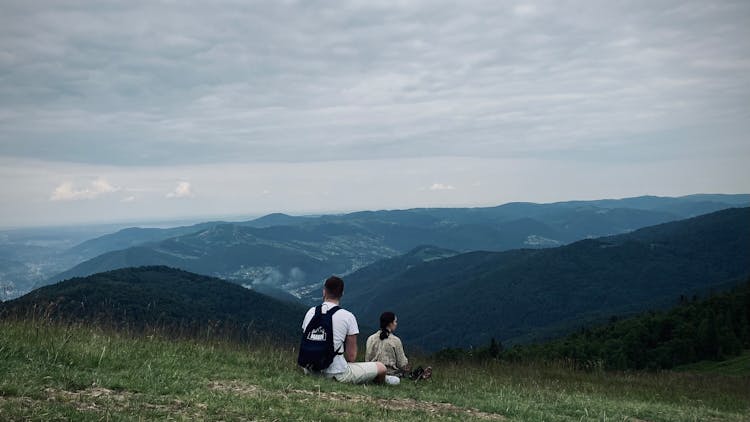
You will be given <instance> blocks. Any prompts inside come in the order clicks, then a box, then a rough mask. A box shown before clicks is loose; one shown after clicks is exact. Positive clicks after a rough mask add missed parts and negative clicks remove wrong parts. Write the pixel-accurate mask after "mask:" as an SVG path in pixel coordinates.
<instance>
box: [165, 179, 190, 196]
mask: <svg viewBox="0 0 750 422" xmlns="http://www.w3.org/2000/svg"><path fill="white" fill-rule="evenodd" d="M193 196H195V195H194V194H193V191H192V187H191V186H190V183H188V182H180V183H178V184H177V187H176V188H175V189H174V191H172V192H169V193H168V194H167V198H192V197H193Z"/></svg>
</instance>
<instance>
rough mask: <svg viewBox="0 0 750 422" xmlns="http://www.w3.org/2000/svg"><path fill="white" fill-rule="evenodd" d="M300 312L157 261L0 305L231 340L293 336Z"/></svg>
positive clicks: (12, 311)
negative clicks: (212, 333)
mask: <svg viewBox="0 0 750 422" xmlns="http://www.w3.org/2000/svg"><path fill="white" fill-rule="evenodd" d="M306 310H307V308H306V307H303V306H302V305H295V304H291V303H288V302H282V301H278V300H276V299H272V298H270V297H268V296H265V295H262V294H259V293H256V292H254V291H251V290H248V289H245V288H243V287H240V286H238V285H236V284H232V283H227V282H225V281H223V280H219V279H216V278H212V277H205V276H201V275H197V274H192V273H189V272H186V271H182V270H177V269H174V268H168V267H163V266H151V267H139V268H125V269H120V270H116V271H110V272H104V273H99V274H95V275H91V276H88V277H85V278H73V279H70V280H66V281H63V282H61V283H58V284H55V285H52V286H46V287H42V288H40V289H37V290H34V291H32V292H31V293H28V294H26V295H25V296H22V297H20V298H18V299H15V300H12V301H8V302H5V303H0V316H2V317H4V318H7V317H27V316H32V315H36V317H42V316H44V317H47V318H49V319H52V320H64V321H82V322H86V323H100V324H105V325H107V326H114V327H117V328H127V329H132V330H136V331H139V330H145V329H148V328H154V327H155V328H158V329H161V330H165V331H166V332H168V333H173V334H185V335H194V334H195V333H197V332H201V330H203V331H204V332H205V330H207V329H208V330H212V331H213V332H214V333H216V334H217V335H223V336H227V337H231V338H238V339H248V338H251V336H252V335H254V334H263V335H264V337H268V336H269V335H271V336H272V337H274V338H277V339H280V340H285V341H292V340H294V339H296V338H297V337H298V335H299V324H300V321H301V318H302V316H304V312H305V311H306Z"/></svg>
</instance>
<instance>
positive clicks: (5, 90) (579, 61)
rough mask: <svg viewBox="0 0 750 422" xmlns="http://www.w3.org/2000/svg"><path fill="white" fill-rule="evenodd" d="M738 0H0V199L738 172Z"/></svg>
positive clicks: (169, 210) (276, 199) (150, 200)
mask: <svg viewBox="0 0 750 422" xmlns="http://www.w3.org/2000/svg"><path fill="white" fill-rule="evenodd" d="M748 22H750V2H747V1H722V2H705V1H698V0H689V1H671V0H667V1H660V2H653V1H640V0H639V1H635V2H626V3H620V2H597V1H574V2H562V3H561V2H553V1H537V2H497V1H490V0H486V1H480V0H467V1H464V2H453V1H443V0H435V1H424V0H409V1H392V2H391V1H383V2H381V1H378V2H371V1H361V0H352V1H330V2H311V1H297V0H279V1H276V0H273V1H271V0H269V1H253V2H234V1H218V2H211V3H205V2H193V1H184V2H179V3H175V2H171V1H151V0H149V1H146V0H134V1H129V2H123V3H113V2H85V1H52V0H39V1H33V2H28V1H16V0H7V1H4V2H3V6H2V14H0V180H2V181H3V182H4V183H1V184H0V221H2V222H3V224H6V225H15V224H42V223H44V224H48V223H49V224H51V223H55V222H87V221H93V220H96V219H102V218H111V219H120V220H132V219H136V218H139V219H140V218H152V217H157V218H169V217H173V216H188V215H190V216H224V215H230V214H233V215H246V214H251V215H257V214H260V213H264V212H274V211H284V212H291V213H298V212H329V211H341V210H357V209H373V208H407V207H413V206H472V205H496V204H499V203H502V202H507V201H515V200H528V201H550V200H566V199H573V198H577V199H592V198H602V197H621V196H635V195H641V194H657V195H680V194H689V193H696V192H725V193H738V192H749V191H750V170H748V169H749V168H750V166H748V165H747V162H748V159H749V158H750V142H748V141H747V134H748V133H750V41H749V40H750V25H748ZM185 198H191V201H190V207H186V206H185V204H186V202H184V201H180V200H176V199H185Z"/></svg>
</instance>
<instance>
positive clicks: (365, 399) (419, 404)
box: [208, 380, 506, 421]
mask: <svg viewBox="0 0 750 422" xmlns="http://www.w3.org/2000/svg"><path fill="white" fill-rule="evenodd" d="M208 388H210V389H212V390H215V391H222V392H228V393H232V394H238V395H251V396H257V395H259V394H261V393H262V394H266V395H280V396H283V397H284V398H290V397H291V396H296V397H297V398H299V397H300V396H302V398H300V399H299V401H305V400H307V399H306V398H304V397H305V396H307V397H316V398H320V399H326V400H332V401H342V402H344V401H345V402H347V403H364V404H374V405H377V406H379V407H381V408H384V409H387V410H409V411H421V412H427V413H432V414H438V413H453V414H459V415H462V416H466V417H467V418H473V419H483V420H500V421H502V420H506V418H505V417H504V416H502V415H498V414H496V413H487V412H482V411H480V410H477V409H472V408H463V407H458V406H456V405H454V404H451V403H438V402H430V401H417V400H414V399H397V398H391V399H383V398H375V397H370V396H365V395H360V394H349V393H339V392H321V391H317V392H316V391H309V390H299V389H294V388H285V389H284V390H283V391H270V390H266V389H263V388H262V387H259V386H257V385H252V384H247V383H244V382H242V381H239V380H229V381H212V382H211V383H210V384H209V385H208Z"/></svg>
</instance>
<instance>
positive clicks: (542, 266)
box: [0, 208, 750, 351]
mask: <svg viewBox="0 0 750 422" xmlns="http://www.w3.org/2000/svg"><path fill="white" fill-rule="evenodd" d="M323 224H324V225H328V224H331V223H323ZM311 227H318V226H315V225H314V226H308V225H302V226H270V227H262V228H256V227H247V226H240V225H225V224H219V225H216V226H212V227H211V228H210V229H207V230H204V231H200V232H198V233H193V234H189V235H186V236H182V237H178V238H174V239H167V240H166V241H162V242H159V244H162V243H163V242H174V246H173V249H172V251H181V253H182V254H183V257H185V256H195V257H196V258H195V260H196V261H198V262H203V263H205V265H223V264H222V263H221V262H218V263H214V264H212V263H211V262H210V261H211V257H210V256H209V257H208V258H204V259H202V258H201V257H200V256H198V255H197V252H196V251H201V250H203V249H200V248H198V249H193V248H195V246H194V245H193V243H192V242H197V244H198V245H203V244H210V245H213V248H215V249H216V250H217V251H219V252H215V253H216V255H213V257H214V258H213V259H214V260H218V258H217V257H218V256H222V254H225V253H226V250H225V249H224V248H228V249H229V250H232V248H234V247H236V246H237V245H242V247H246V246H245V245H247V244H248V242H247V240H248V239H247V237H248V236H252V235H253V234H254V233H259V232H258V231H257V230H260V232H263V230H270V233H278V232H283V233H295V230H307V236H308V238H306V239H307V240H308V241H309V242H311V244H313V243H314V241H315V240H318V239H319V237H318V236H322V235H321V233H325V234H326V236H328V235H329V233H330V230H331V229H330V227H328V228H326V229H325V230H322V231H321V232H319V233H317V234H316V232H314V231H310V228H311ZM227 231H229V233H227ZM213 236H216V239H215V240H214V239H213ZM295 236H297V237H298V238H299V236H300V234H299V233H296V234H295ZM269 237H271V236H270V235H267V237H266V238H264V239H265V240H264V241H268V238H269ZM324 238H325V237H324ZM255 242H256V244H258V243H259V242H260V241H258V240H255ZM142 249H143V253H144V254H145V255H147V256H148V254H150V253H151V251H152V249H149V248H142ZM142 249H141V248H140V247H136V248H129V249H127V250H128V251H140V250H142ZM280 249H281V250H284V248H280ZM274 250H276V249H274ZM191 254H192V255H191ZM169 256H176V255H175V254H172V255H169ZM286 258H287V257H284V256H282V257H279V261H278V262H279V263H283V262H284V259H286ZM216 268H219V267H216ZM748 275H750V208H731V209H726V210H722V211H717V212H714V213H710V214H706V215H701V216H698V217H694V218H689V219H685V220H679V221H673V222H669V223H663V224H658V225H655V226H649V227H646V228H642V229H639V230H636V231H633V232H629V233H625V234H619V235H613V236H604V237H600V238H596V239H584V240H580V241H577V242H573V243H571V244H568V245H564V246H560V247H556V248H545V249H514V250H508V251H501V252H492V251H472V252H461V251H457V250H453V249H446V248H440V247H436V246H432V245H421V246H418V247H416V248H414V249H412V250H411V251H409V252H408V253H406V254H403V255H399V256H395V257H391V258H386V259H381V260H378V261H376V262H374V263H372V264H369V265H367V266H364V267H362V268H360V269H358V270H357V271H355V272H353V273H351V274H348V275H347V276H346V277H345V282H346V288H345V291H344V298H343V303H342V305H343V306H344V307H345V308H347V309H349V310H351V311H352V312H354V313H355V315H357V317H358V321H359V324H360V326H361V327H362V329H363V330H365V331H363V336H364V335H365V334H368V332H369V330H368V329H367V328H366V327H374V326H377V321H378V317H379V314H380V313H381V312H383V311H385V310H391V311H394V312H395V313H396V314H397V315H398V318H399V322H400V324H399V331H398V335H399V336H400V337H401V338H402V340H403V341H404V343H405V344H406V345H407V349H409V350H415V349H422V350H425V351H434V350H439V349H442V348H449V347H450V348H452V347H461V348H471V347H474V346H481V345H485V344H487V343H488V342H489V340H490V339H492V338H495V339H498V340H500V341H502V343H503V344H505V345H513V344H520V343H525V342H529V341H531V340H541V339H546V338H553V337H555V336H559V335H562V334H564V333H568V332H571V331H574V330H576V329H578V328H580V327H584V326H589V325H591V324H594V323H599V322H602V321H606V320H608V319H609V318H611V317H612V316H627V315H634V314H636V313H638V312H642V311H644V310H649V309H661V308H666V307H668V306H669V305H671V304H674V303H676V302H677V300H678V298H679V297H680V296H691V295H702V294H705V293H707V292H709V291H712V290H723V289H727V288H729V287H733V286H734V285H736V284H737V283H739V282H740V281H742V280H745V279H746V278H747V277H748ZM320 288H321V284H320V282H317V283H315V284H314V285H313V287H312V288H311V290H313V292H314V295H315V296H316V297H319V294H320ZM276 293H283V292H280V291H277V292H276ZM282 296H283V294H282ZM287 296H288V295H287ZM311 297H312V296H311ZM286 299H288V297H287V298H286ZM305 309H306V308H305V307H304V306H303V305H301V304H299V303H296V304H295V303H290V302H289V301H288V300H287V301H282V300H275V299H272V298H270V297H268V296H266V295H261V294H259V293H256V292H254V291H252V290H250V289H246V288H242V287H241V286H238V285H236V284H234V283H228V282H226V281H223V280H219V279H216V278H212V277H206V276H203V275H198V274H192V273H188V272H186V271H183V270H178V269H174V268H168V267H163V266H156V267H153V266H150V267H139V268H126V269H120V270H114V271H108V272H102V273H97V274H95V275H91V276H87V277H75V278H72V279H69V280H66V281H63V282H60V283H57V284H54V285H50V286H46V287H42V288H39V289H37V290H34V291H33V292H31V293H29V294H27V295H25V296H23V297H21V298H19V299H16V300H12V301H9V302H5V303H2V304H0V314H1V315H4V316H6V317H7V316H16V317H23V316H24V315H26V316H28V315H29V314H30V313H32V314H33V313H35V312H36V313H38V312H40V311H41V312H42V313H43V314H44V315H46V316H47V317H51V318H60V319H72V320H81V321H89V322H91V321H105V322H106V323H108V324H111V325H112V324H113V325H115V326H125V327H128V328H132V327H151V326H159V327H167V328H168V329H171V330H173V331H175V332H185V333H190V332H191V330H192V331H194V330H200V329H201V327H203V328H205V327H206V326H210V327H222V328H221V330H224V331H223V332H224V333H225V334H226V335H227V336H232V337H236V336H239V337H241V338H247V336H249V335H252V333H253V332H258V333H266V334H268V333H271V335H272V336H276V337H278V336H281V335H282V334H280V333H281V332H282V331H283V332H284V333H287V334H286V335H287V337H284V338H287V339H292V340H293V339H294V337H295V333H297V335H298V329H299V319H300V315H303V314H304V311H305ZM274 330H280V331H279V332H278V333H277V332H276V331H274ZM243 336H244V337H243ZM278 338H281V337H278Z"/></svg>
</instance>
